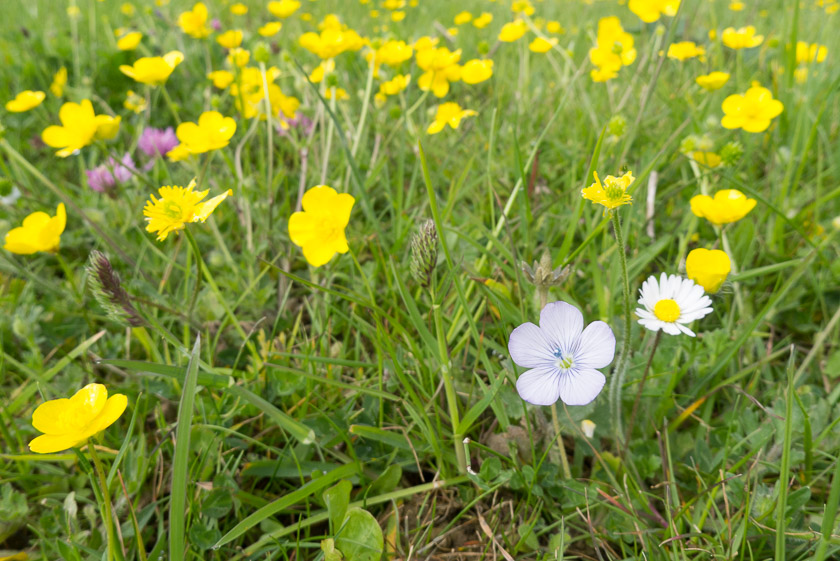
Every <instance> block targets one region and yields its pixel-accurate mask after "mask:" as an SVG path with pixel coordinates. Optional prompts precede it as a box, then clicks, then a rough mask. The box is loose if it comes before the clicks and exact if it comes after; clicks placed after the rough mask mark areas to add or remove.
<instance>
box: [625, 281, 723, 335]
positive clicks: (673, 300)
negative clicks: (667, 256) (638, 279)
mask: <svg viewBox="0 0 840 561" xmlns="http://www.w3.org/2000/svg"><path fill="white" fill-rule="evenodd" d="M639 293H640V294H641V298H639V304H641V305H643V306H644V309H643V308H636V315H637V316H639V323H640V324H642V325H643V326H644V327H646V328H648V329H650V330H651V331H659V330H660V329H661V330H662V331H664V332H665V333H667V334H668V335H679V334H680V332H682V333H685V334H686V335H689V336H691V337H694V332H693V331H692V330H690V329H689V328H688V327H687V325H688V324H689V323H691V322H692V321H694V320H696V319H700V318H702V317H705V316H706V315H707V314H710V313H712V300H711V298H709V297H708V296H706V295H705V294H704V292H703V287H702V286H700V285H699V284H696V283H695V282H694V281H693V280H690V279H684V278H682V277H680V276H678V275H666V274H665V273H662V275H661V276H660V277H659V282H657V281H656V276H655V275H654V276H651V277H650V278H648V280H646V281H645V282H644V283H642V288H641V290H639Z"/></svg>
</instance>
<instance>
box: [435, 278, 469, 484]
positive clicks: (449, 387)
mask: <svg viewBox="0 0 840 561" xmlns="http://www.w3.org/2000/svg"><path fill="white" fill-rule="evenodd" d="M429 292H430V295H431V297H432V315H433V316H434V319H435V333H436V335H437V341H438V353H439V354H440V363H441V370H440V372H441V375H442V376H443V387H444V390H445V392H446V406H447V408H448V409H449V420H450V422H451V424H452V440H453V443H454V444H455V458H456V459H457V460H458V473H461V474H464V473H467V455H466V453H465V452H464V444H463V442H462V441H463V439H464V438H463V435H461V434H459V433H458V432H457V431H458V426H459V425H460V424H461V417H460V415H459V414H458V398H457V396H456V395H455V386H454V385H453V384H452V373H451V372H450V362H449V351H448V350H447V348H446V335H445V334H444V331H443V320H442V318H441V315H440V305H439V304H438V303H437V297H436V291H435V285H434V283H432V284H431V286H430V289H429Z"/></svg>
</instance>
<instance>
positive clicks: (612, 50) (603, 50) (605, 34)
mask: <svg viewBox="0 0 840 561" xmlns="http://www.w3.org/2000/svg"><path fill="white" fill-rule="evenodd" d="M633 45H634V41H633V36H632V35H630V34H629V33H627V32H626V31H624V28H623V27H621V22H620V21H619V19H618V18H617V17H615V16H611V17H606V18H601V19H600V20H598V34H597V38H596V43H595V46H594V47H592V48H591V49H589V60H590V62H592V64H593V65H594V66H595V69H594V70H592V71H591V72H590V76H591V78H592V81H594V82H606V81H607V80H611V79H613V78H615V77H616V76H618V71H619V70H620V69H621V67H622V66H629V65H631V64H633V62H634V61H635V60H636V49H635V47H634V46H633Z"/></svg>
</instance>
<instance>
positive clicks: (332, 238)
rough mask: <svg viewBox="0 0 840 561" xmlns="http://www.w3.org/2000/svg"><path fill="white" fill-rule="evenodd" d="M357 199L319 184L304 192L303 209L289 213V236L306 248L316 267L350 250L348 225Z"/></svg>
mask: <svg viewBox="0 0 840 561" xmlns="http://www.w3.org/2000/svg"><path fill="white" fill-rule="evenodd" d="M355 202H356V199H354V198H353V196H352V195H349V194H348V193H337V192H336V191H335V189H333V188H332V187H329V186H327V185H317V186H315V187H312V188H311V189H309V190H308V191H307V192H306V193H304V195H303V199H302V200H301V205H302V206H303V211H302V212H295V213H294V214H292V216H291V217H289V237H290V238H291V240H292V243H294V244H295V245H296V246H298V247H300V248H302V249H303V256H304V257H305V258H306V261H307V262H308V263H309V264H310V265H312V266H313V267H320V266H321V265H324V264H326V263H327V262H328V261H329V260H330V259H332V258H333V256H334V255H335V254H336V253H347V252H348V251H349V250H350V248H349V246H348V245H347V237H346V235H345V233H344V229H345V228H346V227H347V224H348V223H349V222H350V212H351V211H352V210H353V204H355Z"/></svg>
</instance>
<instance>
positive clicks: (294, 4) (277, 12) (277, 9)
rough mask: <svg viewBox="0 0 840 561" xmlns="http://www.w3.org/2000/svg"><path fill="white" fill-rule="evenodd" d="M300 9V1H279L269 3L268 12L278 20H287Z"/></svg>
mask: <svg viewBox="0 0 840 561" xmlns="http://www.w3.org/2000/svg"><path fill="white" fill-rule="evenodd" d="M298 8H300V2H298V0H278V1H276V2H269V3H268V11H269V12H271V15H273V16H274V17H276V18H287V17H289V16H290V15H292V14H293V13H295V12H296V11H297V9H298Z"/></svg>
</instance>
